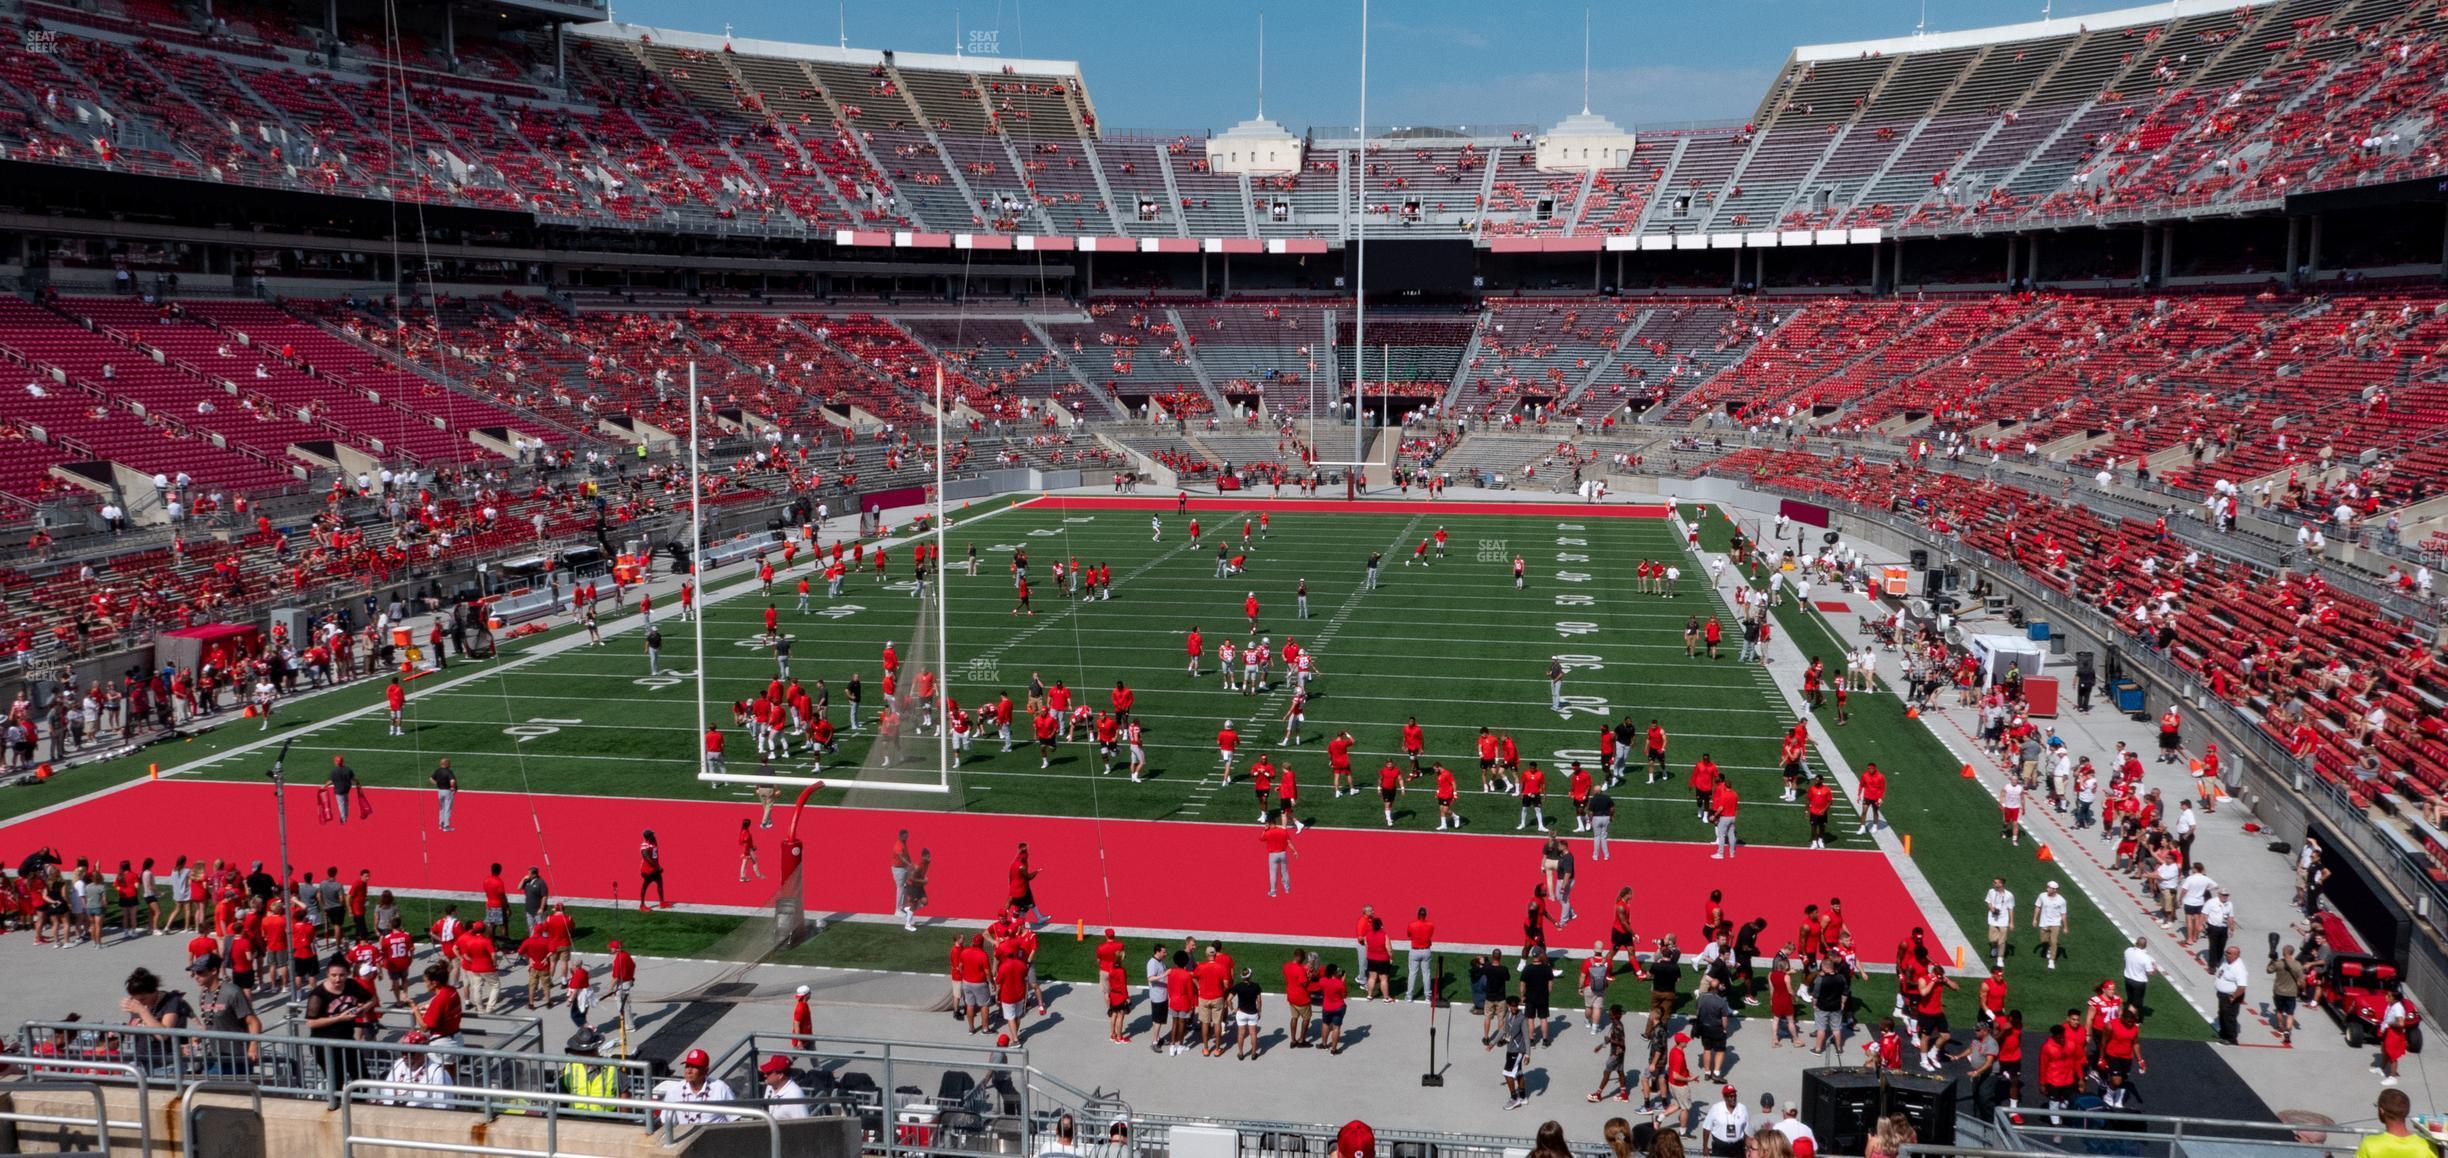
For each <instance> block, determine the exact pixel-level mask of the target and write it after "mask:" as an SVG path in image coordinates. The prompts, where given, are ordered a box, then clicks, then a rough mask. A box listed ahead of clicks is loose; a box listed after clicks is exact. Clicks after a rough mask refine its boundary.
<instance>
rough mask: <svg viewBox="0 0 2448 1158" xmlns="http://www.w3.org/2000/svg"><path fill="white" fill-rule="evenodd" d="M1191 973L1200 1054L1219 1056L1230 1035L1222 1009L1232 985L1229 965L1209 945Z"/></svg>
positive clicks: (1222, 1053)
mask: <svg viewBox="0 0 2448 1158" xmlns="http://www.w3.org/2000/svg"><path fill="white" fill-rule="evenodd" d="M1190 974H1191V979H1192V984H1193V985H1194V986H1195V987H1196V988H1195V990H1194V992H1195V993H1196V994H1197V998H1198V1024H1199V1053H1200V1054H1202V1055H1204V1056H1207V1057H1222V1056H1223V1055H1224V1050H1225V1049H1226V1047H1227V1046H1228V1044H1229V1040H1230V1038H1231V1036H1232V1034H1231V1026H1230V1020H1229V1019H1228V1018H1227V1017H1226V1015H1225V1010H1224V991H1225V989H1227V988H1228V987H1230V986H1231V984H1232V966H1231V965H1230V964H1229V963H1227V962H1226V961H1224V960H1223V959H1222V958H1220V957H1219V956H1218V955H1217V953H1216V949H1215V946H1213V945H1210V946H1208V947H1207V959H1206V960H1204V961H1201V962H1199V963H1198V967H1197V968H1195V969H1192V970H1191V971H1190Z"/></svg>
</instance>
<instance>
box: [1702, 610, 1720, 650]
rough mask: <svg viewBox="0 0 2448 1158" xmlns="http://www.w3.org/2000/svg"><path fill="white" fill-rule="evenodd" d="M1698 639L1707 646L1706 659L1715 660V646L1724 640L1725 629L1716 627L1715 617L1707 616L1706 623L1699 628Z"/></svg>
mask: <svg viewBox="0 0 2448 1158" xmlns="http://www.w3.org/2000/svg"><path fill="white" fill-rule="evenodd" d="M1700 639H1701V641H1702V642H1704V643H1706V644H1708V657H1709V658H1710V659H1716V658H1717V645H1718V644H1719V643H1721V642H1724V640H1725V628H1723V627H1721V626H1719V625H1718V623H1717V617H1716V616H1714V615H1712V616H1709V618H1708V623H1707V624H1706V625H1705V626H1703V627H1701V629H1700Z"/></svg>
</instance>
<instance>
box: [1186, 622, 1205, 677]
mask: <svg viewBox="0 0 2448 1158" xmlns="http://www.w3.org/2000/svg"><path fill="white" fill-rule="evenodd" d="M1185 648H1186V650H1188V651H1189V653H1190V678H1191V679H1197V678H1198V674H1199V658H1200V657H1201V656H1204V655H1206V654H1207V637H1206V636H1203V635H1200V634H1199V629H1198V628H1197V627H1192V628H1191V629H1190V638H1189V641H1188V643H1187V644H1186V645H1185Z"/></svg>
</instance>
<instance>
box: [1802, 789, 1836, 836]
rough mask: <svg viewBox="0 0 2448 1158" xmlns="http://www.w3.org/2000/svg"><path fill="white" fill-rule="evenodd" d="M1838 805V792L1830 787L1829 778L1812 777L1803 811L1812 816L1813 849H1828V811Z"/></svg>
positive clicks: (1803, 803)
mask: <svg viewBox="0 0 2448 1158" xmlns="http://www.w3.org/2000/svg"><path fill="white" fill-rule="evenodd" d="M1835 805H1836V791H1835V790H1834V789H1832V788H1829V787H1828V783H1827V777H1825V776H1813V777H1811V784H1810V788H1809V789H1807V790H1806V791H1804V792H1803V794H1802V810H1803V811H1804V812H1805V813H1807V814H1809V816H1810V833H1811V842H1810V846H1811V847H1812V848H1826V847H1827V822H1828V810H1829V809H1831V808H1834V807H1835Z"/></svg>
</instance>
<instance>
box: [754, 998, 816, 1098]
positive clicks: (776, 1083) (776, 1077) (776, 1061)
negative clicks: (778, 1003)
mask: <svg viewBox="0 0 2448 1158" xmlns="http://www.w3.org/2000/svg"><path fill="white" fill-rule="evenodd" d="M806 1000H807V999H806V998H804V997H803V998H800V1001H801V1002H803V1003H804V1002H805V1001H806ZM790 1070H791V1066H790V1059H789V1058H786V1057H783V1056H781V1055H779V1054H776V1055H774V1056H772V1057H768V1058H766V1059H765V1060H764V1061H762V1062H759V1063H757V1074H758V1076H760V1077H762V1078H764V1079H765V1086H764V1089H763V1090H762V1091H760V1092H761V1093H762V1094H763V1096H764V1098H765V1100H766V1101H768V1102H772V1103H774V1104H773V1105H772V1106H769V1107H767V1109H769V1110H771V1111H772V1112H773V1116H774V1117H776V1118H804V1117H807V1116H808V1108H807V1091H806V1090H803V1089H800V1088H799V1083H797V1082H794V1081H792V1080H791V1076H790Z"/></svg>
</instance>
